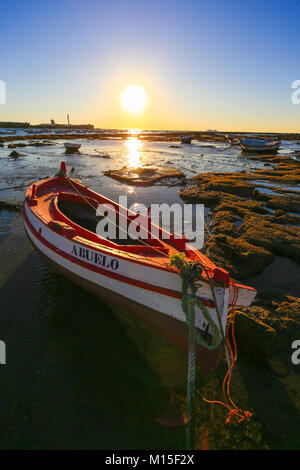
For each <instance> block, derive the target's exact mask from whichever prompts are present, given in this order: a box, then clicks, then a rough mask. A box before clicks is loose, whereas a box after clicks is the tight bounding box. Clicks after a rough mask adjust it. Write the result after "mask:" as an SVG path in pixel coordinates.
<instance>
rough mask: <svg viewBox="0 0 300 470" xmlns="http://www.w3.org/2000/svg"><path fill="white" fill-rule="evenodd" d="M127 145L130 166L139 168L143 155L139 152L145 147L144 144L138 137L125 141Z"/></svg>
mask: <svg viewBox="0 0 300 470" xmlns="http://www.w3.org/2000/svg"><path fill="white" fill-rule="evenodd" d="M125 145H126V147H127V150H128V156H127V158H128V164H129V166H131V167H134V168H137V167H138V166H139V165H141V155H140V152H139V150H140V149H141V148H142V147H143V142H141V141H140V140H139V139H137V138H136V137H129V139H128V140H126V141H125Z"/></svg>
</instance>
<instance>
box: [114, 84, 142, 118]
mask: <svg viewBox="0 0 300 470" xmlns="http://www.w3.org/2000/svg"><path fill="white" fill-rule="evenodd" d="M120 98H121V103H122V106H123V109H124V111H127V112H128V113H131V114H138V113H140V112H141V111H142V110H143V109H144V107H145V106H146V104H147V102H148V98H147V95H146V93H145V91H144V89H143V88H142V87H141V86H138V85H128V86H127V87H125V88H124V90H123V91H122V93H121V95H120Z"/></svg>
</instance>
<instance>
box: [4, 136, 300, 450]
mask: <svg viewBox="0 0 300 470" xmlns="http://www.w3.org/2000/svg"><path fill="white" fill-rule="evenodd" d="M76 142H80V143H81V144H82V147H81V152H80V153H78V154H74V155H66V154H65V153H64V148H63V141H55V145H53V146H45V147H24V148H16V150H17V151H18V152H20V153H22V154H24V156H22V157H20V158H18V159H13V158H12V157H10V156H9V153H10V152H11V149H7V148H6V147H5V148H0V174H1V180H0V189H1V188H12V187H16V186H21V185H24V184H26V185H27V184H29V182H31V181H35V180H37V179H39V178H45V177H48V176H52V175H54V174H55V173H56V172H57V170H58V169H59V166H60V162H61V161H62V160H64V161H66V164H67V167H68V169H69V170H70V169H71V168H74V169H75V170H74V174H73V176H74V177H77V178H80V179H82V180H83V181H84V183H85V184H87V185H89V186H90V187H91V188H93V189H94V190H96V191H97V192H101V193H103V194H105V195H106V196H107V197H109V198H111V199H114V200H117V199H118V196H119V195H127V196H128V203H129V205H131V204H138V203H144V204H146V205H148V204H150V203H162V202H167V203H174V202H178V203H180V204H182V201H181V200H180V198H179V197H178V190H179V188H180V186H172V187H169V186H166V185H157V186H153V187H134V186H130V185H124V184H121V183H118V182H116V181H114V180H112V179H110V178H108V177H106V176H104V175H103V172H104V171H106V170H108V169H114V168H120V167H122V166H123V165H132V166H139V165H145V164H149V165H151V166H155V165H164V166H171V167H173V168H178V169H180V170H182V171H184V172H185V174H186V176H187V177H191V176H193V175H195V174H197V173H199V172H214V171H220V172H231V171H248V170H249V168H264V167H265V165H264V164H263V163H261V162H258V163H255V164H254V163H253V161H251V160H249V159H247V157H245V156H243V155H242V154H241V153H240V150H239V148H238V147H228V145H227V144H223V143H220V144H219V143H214V144H213V146H211V145H212V144H211V143H203V142H199V143H195V144H192V145H181V148H171V147H170V145H172V143H170V142H143V143H142V146H141V147H139V145H140V144H139V143H138V142H137V141H136V140H135V139H134V138H133V139H131V140H129V142H128V141H127V142H126V141H125V142H124V141H123V140H106V141H100V140H99V141H98V140H91V141H86V140H76ZM103 154H108V155H109V156H110V157H111V158H110V159H107V158H102V157H101V155H103ZM24 191H25V188H19V189H5V190H2V191H0V193H1V197H0V199H2V200H7V201H11V202H21V201H22V200H23V197H24ZM0 253H1V256H0V283H1V286H0V308H1V315H0V332H1V333H0V339H1V340H3V341H5V343H6V347H7V364H6V365H5V366H4V365H3V366H0V376H1V387H0V402H1V410H2V411H1V416H2V434H1V444H0V447H1V448H6V449H10V448H26V449H28V448H37V449H44V448H45V449H54V448H62V449H65V448H72V449H73V448H74V449H81V448H91V449H93V448H99V449H111V448H115V449H179V448H184V446H185V433H184V430H183V428H165V427H163V426H160V425H159V424H157V422H156V418H157V417H158V416H160V415H161V413H163V411H164V409H165V407H166V406H167V404H168V400H169V395H168V393H169V392H168V390H166V389H165V387H164V386H162V384H161V382H160V381H159V379H158V377H157V376H156V375H155V374H154V373H153V371H152V370H151V369H150V367H149V365H148V364H147V363H146V362H145V361H144V359H143V357H142V356H141V355H140V354H139V352H138V351H137V350H136V348H135V347H134V345H133V344H132V343H131V342H130V340H129V338H128V336H127V335H126V332H125V331H124V329H123V328H122V327H121V325H120V324H119V323H118V322H117V321H116V319H115V317H114V316H113V314H112V312H111V311H110V310H109V308H108V307H107V306H106V305H105V304H104V303H103V302H101V301H99V300H97V299H95V298H93V297H91V295H89V294H87V293H85V292H84V291H83V290H81V289H79V288H78V287H76V286H73V285H72V284H71V283H70V282H68V281H66V280H65V279H63V278H61V277H60V276H58V275H57V274H55V273H53V272H52V271H50V270H49V269H48V268H47V267H46V266H45V265H44V263H43V261H42V260H41V258H40V257H39V255H38V254H37V253H36V252H35V251H33V250H32V247H31V245H30V244H29V242H28V240H27V238H26V237H25V233H24V230H23V223H22V218H21V216H20V215H16V214H15V212H10V211H7V210H0ZM288 268H289V267H288ZM293 269H294V267H293V266H292V271H293ZM293 272H294V271H293ZM253 281H254V282H256V281H259V282H263V279H255V280H254V279H253ZM276 285H277V284H276Z"/></svg>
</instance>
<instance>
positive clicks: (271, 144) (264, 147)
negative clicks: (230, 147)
mask: <svg viewBox="0 0 300 470" xmlns="http://www.w3.org/2000/svg"><path fill="white" fill-rule="evenodd" d="M280 144H281V142H280V140H277V139H275V140H263V139H251V138H249V139H240V146H241V148H242V150H243V151H244V152H267V153H268V152H277V150H278V149H279V147H280Z"/></svg>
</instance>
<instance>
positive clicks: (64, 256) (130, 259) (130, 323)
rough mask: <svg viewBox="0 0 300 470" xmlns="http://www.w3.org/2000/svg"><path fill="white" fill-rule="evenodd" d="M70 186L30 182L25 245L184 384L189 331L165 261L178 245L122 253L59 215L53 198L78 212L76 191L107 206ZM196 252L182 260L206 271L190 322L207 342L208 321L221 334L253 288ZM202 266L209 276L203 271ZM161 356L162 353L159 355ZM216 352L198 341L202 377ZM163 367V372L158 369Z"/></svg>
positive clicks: (176, 282) (59, 180) (177, 284)
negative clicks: (102, 305) (102, 306)
mask: <svg viewBox="0 0 300 470" xmlns="http://www.w3.org/2000/svg"><path fill="white" fill-rule="evenodd" d="M61 171H63V169H62V170H61ZM76 181H77V180H70V179H67V178H65V177H62V176H59V177H56V178H47V179H45V180H41V181H39V182H37V183H33V184H32V185H31V186H30V187H29V188H28V190H27V192H26V197H25V201H24V206H23V216H24V225H25V230H26V233H27V235H28V237H29V239H30V241H31V242H32V244H33V246H34V248H35V249H36V250H37V251H38V252H39V253H40V254H41V255H42V256H43V258H44V259H45V260H46V262H47V263H48V264H50V265H51V266H52V267H54V269H56V270H57V271H59V272H60V273H61V274H62V275H63V276H65V277H66V278H68V279H70V280H71V281H73V282H75V283H76V284H78V285H80V286H82V287H83V288H84V289H87V290H89V291H90V292H92V293H93V294H94V295H96V296H98V297H100V298H101V299H103V300H104V301H105V302H106V303H107V304H108V305H110V306H112V307H113V310H114V312H116V314H117V316H119V318H120V321H121V323H122V324H123V325H127V327H126V326H125V328H127V329H128V330H129V331H130V332H135V333H137V334H133V335H131V336H132V339H133V341H134V342H135V343H136V345H137V347H138V348H139V349H140V350H144V351H146V354H145V356H146V357H147V356H148V359H149V363H155V364H157V363H159V362H160V361H159V358H160V356H162V357H163V358H164V360H165V359H166V357H168V358H171V359H168V360H167V363H169V366H168V367H167V368H169V369H170V370H174V367H173V366H172V367H171V364H172V362H173V364H175V363H176V364H179V363H180V364H184V367H182V368H181V369H182V371H184V379H183V377H182V374H180V373H176V374H173V375H174V377H175V378H173V379H170V382H171V383H173V384H175V383H176V382H181V381H182V380H183V381H185V374H186V352H187V351H188V326H187V324H186V317H185V313H184V312H183V309H182V304H181V289H182V279H181V277H180V275H179V272H178V270H177V269H176V268H174V267H173V266H172V267H171V266H170V258H169V257H170V256H172V252H173V253H174V252H175V253H178V248H177V249H176V250H175V249H174V248H172V245H168V248H167V251H166V252H163V251H160V250H163V249H164V248H165V245H164V244H161V245H159V246H160V250H153V249H152V247H151V245H147V247H146V249H145V248H144V246H143V247H140V246H139V245H134V246H131V245H127V244H126V249H124V248H122V245H117V244H115V243H112V242H110V241H108V242H107V241H106V240H104V239H103V238H100V237H98V235H97V234H95V233H93V232H91V231H89V230H88V229H86V228H84V227H81V226H80V225H78V224H77V223H76V222H74V221H72V218H71V219H70V218H68V217H66V216H65V215H64V214H63V213H62V212H61V211H60V208H59V207H60V206H59V205H58V201H59V200H60V201H70V200H71V201H72V203H75V204H76V211H77V212H76V214H77V213H78V211H79V208H80V207H81V206H80V205H78V197H79V196H78V194H76V192H78V191H80V193H81V195H80V197H79V200H80V201H82V200H84V202H85V204H86V205H87V204H88V203H89V204H91V202H90V201H94V202H95V203H96V204H99V202H98V201H99V200H100V201H101V203H102V204H103V200H104V202H105V203H110V204H112V203H113V202H112V201H109V200H107V199H106V198H104V197H103V196H101V195H97V193H94V192H93V191H91V190H89V189H88V188H86V187H84V186H83V185H82V184H81V183H80V182H76ZM76 185H77V188H78V189H77V190H76ZM74 188H75V189H74ZM79 188H80V189H79ZM66 191H67V192H66ZM74 191H75V194H74ZM82 193H83V194H84V198H82ZM92 197H93V199H91V198H92ZM87 198H88V199H87ZM95 198H98V199H95ZM89 207H90V206H89ZM95 207H96V206H93V209H95ZM62 210H63V209H62ZM70 217H71V216H70ZM141 250H142V251H141ZM172 250H173V251H172ZM157 251H159V256H158V255H157ZM197 253H198V252H197ZM197 253H195V252H194V251H192V252H191V249H189V250H187V256H190V257H191V256H192V255H195V256H196V255H197V256H196V259H197V260H198V259H200V260H201V263H202V265H203V266H206V268H205V270H206V277H205V276H204V275H203V276H202V277H201V279H200V280H199V282H198V281H197V297H198V301H199V302H198V304H197V305H196V307H195V316H196V322H195V323H196V328H197V330H198V332H199V334H200V335H202V337H204V338H205V340H206V342H209V341H210V340H211V334H212V332H211V324H210V323H211V321H213V322H214V324H215V326H216V327H217V328H218V329H220V327H221V329H222V330H223V332H225V331H226V324H227V313H228V306H230V305H231V303H232V302H235V304H236V305H241V306H248V305H250V304H251V302H252V300H253V298H254V297H255V294H256V291H255V289H253V288H251V287H247V286H243V285H241V284H238V283H236V282H229V280H230V278H229V275H228V273H227V272H226V271H223V270H221V269H220V268H217V267H216V266H215V265H214V264H213V263H212V262H211V261H210V260H208V258H206V257H205V256H204V255H202V254H201V253H198V254H197ZM188 259H189V258H188ZM190 259H195V258H192V257H191V258H190ZM207 269H208V270H210V274H207ZM209 279H211V280H209ZM212 285H214V287H213V289H212V288H211V286H212ZM204 306H205V309H206V313H205V315H204V314H203V308H204ZM200 307H201V308H200ZM207 314H209V315H208V316H207ZM208 317H210V319H208ZM150 331H151V334H150ZM134 338H135V339H134ZM140 338H148V339H147V340H146V339H143V340H141V339H140ZM155 344H156V347H154V345H155ZM158 344H159V346H158ZM163 351H168V353H167V354H164V353H163ZM178 351H181V352H182V353H180V354H181V357H182V360H181V361H179V360H178V357H179V356H180V354H179V353H178ZM141 352H142V351H141ZM182 354H183V355H182ZM221 355H222V345H220V346H219V347H218V348H216V349H212V350H210V349H208V348H204V347H202V346H200V345H198V344H197V347H196V359H197V362H198V364H199V366H200V367H201V370H202V371H203V372H204V373H205V374H210V373H213V372H214V371H215V370H216V368H217V367H218V364H219V361H220V358H221ZM154 358H157V359H155V360H154ZM172 358H176V360H175V359H174V360H173V359H172ZM176 367H177V366H176ZM176 367H175V370H177V369H176ZM165 369H166V367H165V368H164V367H162V368H161V370H165ZM164 375H165V374H164Z"/></svg>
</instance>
